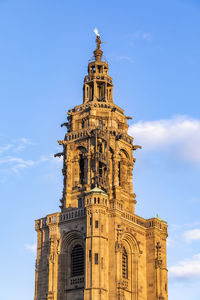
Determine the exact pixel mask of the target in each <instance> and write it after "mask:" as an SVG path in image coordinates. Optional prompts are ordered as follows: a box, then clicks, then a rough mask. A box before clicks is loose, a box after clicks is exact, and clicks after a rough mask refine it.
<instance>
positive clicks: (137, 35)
mask: <svg viewBox="0 0 200 300" xmlns="http://www.w3.org/2000/svg"><path fill="white" fill-rule="evenodd" d="M128 36H129V38H130V39H131V40H133V41H136V40H144V41H147V42H151V41H152V34H151V33H150V32H146V31H143V30H137V31H135V32H134V33H132V34H129V35H128Z"/></svg>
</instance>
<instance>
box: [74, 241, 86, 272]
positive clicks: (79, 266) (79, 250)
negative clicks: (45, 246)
mask: <svg viewBox="0 0 200 300" xmlns="http://www.w3.org/2000/svg"><path fill="white" fill-rule="evenodd" d="M82 275H84V251H83V247H82V246H81V245H76V246H74V247H73V248H72V252H71V276H72V277H74V276H82Z"/></svg>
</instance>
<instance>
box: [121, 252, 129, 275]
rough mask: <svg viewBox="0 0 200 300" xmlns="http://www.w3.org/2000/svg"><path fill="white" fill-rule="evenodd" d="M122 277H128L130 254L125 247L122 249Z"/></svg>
mask: <svg viewBox="0 0 200 300" xmlns="http://www.w3.org/2000/svg"><path fill="white" fill-rule="evenodd" d="M122 277H123V278H125V279H128V254H127V252H126V249H125V247H123V251H122Z"/></svg>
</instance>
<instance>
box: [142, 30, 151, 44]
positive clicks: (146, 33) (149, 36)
mask: <svg viewBox="0 0 200 300" xmlns="http://www.w3.org/2000/svg"><path fill="white" fill-rule="evenodd" d="M142 38H143V40H146V41H149V42H150V41H151V40H152V35H151V34H150V33H148V32H144V33H143V34H142Z"/></svg>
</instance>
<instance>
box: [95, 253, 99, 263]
mask: <svg viewBox="0 0 200 300" xmlns="http://www.w3.org/2000/svg"><path fill="white" fill-rule="evenodd" d="M94 263H95V265H98V263H99V255H98V253H95V256H94Z"/></svg>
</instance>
